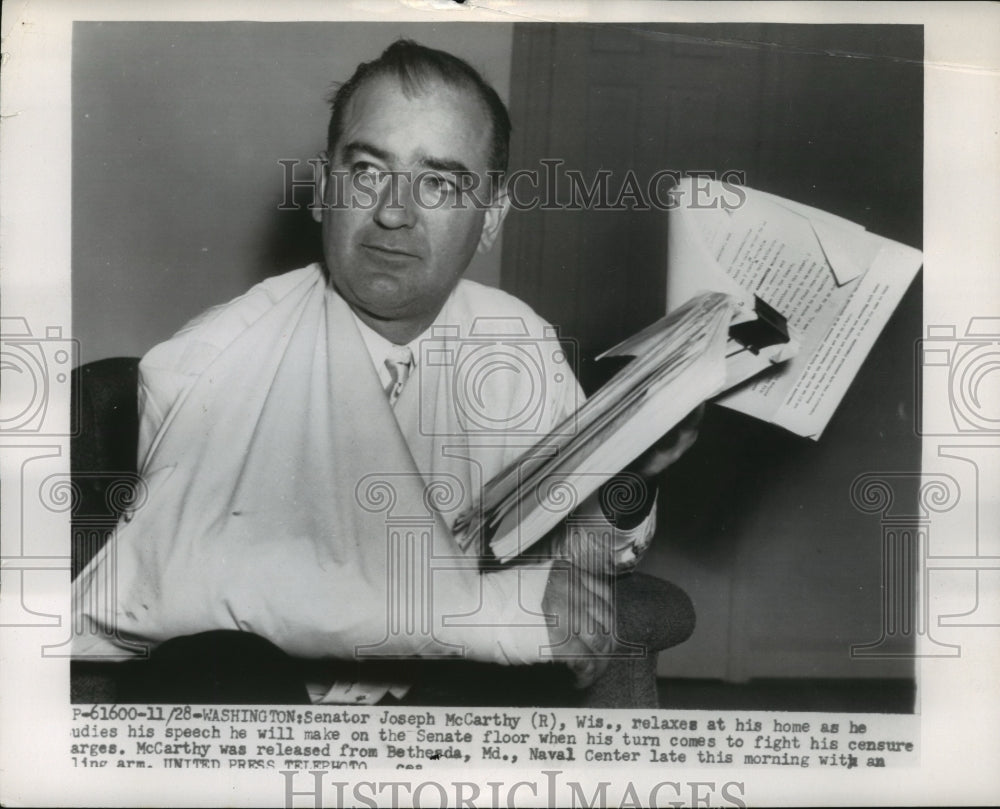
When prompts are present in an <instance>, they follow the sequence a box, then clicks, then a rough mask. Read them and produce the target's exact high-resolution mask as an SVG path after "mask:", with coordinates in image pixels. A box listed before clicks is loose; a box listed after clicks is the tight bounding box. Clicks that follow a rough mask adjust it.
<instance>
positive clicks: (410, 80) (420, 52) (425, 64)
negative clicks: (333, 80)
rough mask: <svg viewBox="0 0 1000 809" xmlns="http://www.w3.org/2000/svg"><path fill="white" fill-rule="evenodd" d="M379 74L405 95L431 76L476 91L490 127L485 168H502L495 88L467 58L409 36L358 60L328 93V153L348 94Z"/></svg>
mask: <svg viewBox="0 0 1000 809" xmlns="http://www.w3.org/2000/svg"><path fill="white" fill-rule="evenodd" d="M383 76H392V77H394V78H396V79H398V80H399V83H400V85H401V86H402V87H403V92H405V93H406V94H407V95H411V94H414V93H418V92H419V91H420V90H421V89H423V88H424V87H425V86H426V84H427V82H428V80H431V79H438V80H439V81H442V82H444V83H445V84H448V85H450V86H451V87H459V88H464V89H471V90H473V91H474V92H476V93H477V94H478V96H479V100H480V101H481V102H482V104H483V106H484V107H485V108H486V113H487V115H488V116H489V119H490V125H491V127H492V130H493V137H492V142H491V144H490V154H489V166H488V168H489V169H491V170H492V171H499V172H501V173H503V172H506V170H507V158H508V154H509V150H510V115H509V114H508V113H507V107H506V105H505V104H504V103H503V101H501V99H500V96H498V95H497V92H496V90H494V89H493V88H492V87H490V85H489V84H487V83H486V80H485V79H483V77H482V76H481V75H479V72H478V71H477V70H476V69H475V68H473V67H472V66H471V65H470V64H469V63H468V62H465V61H463V60H462V59H459V58H458V57H457V56H453V55H452V54H450V53H446V52H445V51H438V50H435V49H433V48H428V47H425V46H424V45H420V44H418V43H416V42H414V41H413V40H410V39H397V40H396V41H395V42H393V43H392V44H391V45H390V46H389V47H388V48H386V49H385V50H384V51H383V52H382V55H381V56H379V58H378V59H375V60H373V61H371V62H362V63H361V64H360V65H358V69H357V70H355V71H354V75H353V76H351V78H349V79H348V80H347V81H346V82H344V83H343V84H341V85H340V86H339V87H338V88H337V89H336V90H335V91H334V92H333V93H332V95H331V96H330V109H331V113H330V124H329V126H328V127H327V134H326V148H327V151H329V152H330V154H331V155H333V153H334V150H335V149H336V148H337V143H338V141H339V140H340V136H341V134H342V132H343V129H344V115H345V113H346V111H347V107H348V104H349V103H350V100H351V98H352V97H353V96H354V94H355V93H356V92H357V90H358V88H359V87H361V86H362V85H363V84H364V83H365V82H367V81H370V80H372V79H377V78H381V77H383Z"/></svg>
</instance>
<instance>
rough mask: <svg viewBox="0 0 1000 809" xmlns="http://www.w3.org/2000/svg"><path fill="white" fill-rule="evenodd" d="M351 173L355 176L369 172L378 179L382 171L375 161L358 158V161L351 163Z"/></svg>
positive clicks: (368, 173)
mask: <svg viewBox="0 0 1000 809" xmlns="http://www.w3.org/2000/svg"><path fill="white" fill-rule="evenodd" d="M351 174H352V175H353V176H355V177H357V176H358V175H360V174H367V175H369V176H371V177H374V178H375V179H376V180H377V179H378V178H379V175H380V174H381V171H380V169H379V167H378V166H376V165H374V164H373V163H369V162H368V161H367V160H358V161H357V162H355V163H352V164H351Z"/></svg>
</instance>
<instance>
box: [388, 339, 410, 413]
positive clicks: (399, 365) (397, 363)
mask: <svg viewBox="0 0 1000 809" xmlns="http://www.w3.org/2000/svg"><path fill="white" fill-rule="evenodd" d="M385 367H386V368H388V369H389V376H390V377H391V379H392V381H391V382H390V383H389V386H388V387H387V388H386V390H385V392H386V394H387V395H388V396H389V404H390V405H391V406H392V407H395V406H396V400H397V399H399V394H400V393H402V391H403V385H405V384H406V380H407V379H409V378H410V369H411V368H412V367H413V352H412V351H410V349H409V348H408V347H407V346H396V345H394V346H392V348H391V349H390V351H389V356H388V357H386V360H385Z"/></svg>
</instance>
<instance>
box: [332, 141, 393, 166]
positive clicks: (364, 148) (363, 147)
mask: <svg viewBox="0 0 1000 809" xmlns="http://www.w3.org/2000/svg"><path fill="white" fill-rule="evenodd" d="M359 153H364V154H370V155H371V156H372V157H374V158H375V159H376V160H381V161H382V162H383V163H388V162H390V160H391V159H392V154H390V153H389V152H387V151H386V150H385V149H379V148H378V146H372V145H371V144H370V143H365V142H364V141H361V140H352V141H351V142H350V143H348V144H347V145H346V146H345V147H344V148H343V154H344V157H345V158H346V157H347V156H348V155H356V154H359Z"/></svg>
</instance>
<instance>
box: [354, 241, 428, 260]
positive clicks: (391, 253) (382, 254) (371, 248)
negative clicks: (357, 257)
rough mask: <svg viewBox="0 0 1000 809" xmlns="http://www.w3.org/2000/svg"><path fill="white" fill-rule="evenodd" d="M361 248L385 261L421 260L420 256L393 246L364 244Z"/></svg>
mask: <svg viewBox="0 0 1000 809" xmlns="http://www.w3.org/2000/svg"><path fill="white" fill-rule="evenodd" d="M361 246H362V247H363V248H365V250H367V251H368V252H369V253H371V254H372V255H373V256H374V257H376V258H378V259H382V260H383V261H413V260H415V259H419V258H420V256H419V255H417V254H416V253H414V252H412V251H410V250H406V249H404V248H401V247H396V246H393V245H388V244H379V243H377V242H364V243H362V245H361Z"/></svg>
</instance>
